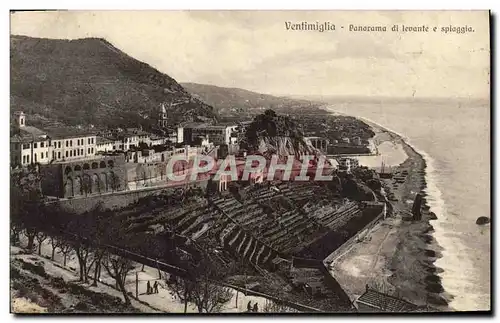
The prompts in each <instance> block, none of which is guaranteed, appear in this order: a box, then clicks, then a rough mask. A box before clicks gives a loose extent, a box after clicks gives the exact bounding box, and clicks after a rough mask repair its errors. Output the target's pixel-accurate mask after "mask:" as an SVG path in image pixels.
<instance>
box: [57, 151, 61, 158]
mask: <svg viewBox="0 0 500 323" xmlns="http://www.w3.org/2000/svg"><path fill="white" fill-rule="evenodd" d="M57 158H58V159H59V158H61V152H60V151H58V152H57Z"/></svg>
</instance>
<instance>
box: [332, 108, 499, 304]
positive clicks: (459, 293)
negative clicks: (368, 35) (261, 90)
mask: <svg viewBox="0 0 500 323" xmlns="http://www.w3.org/2000/svg"><path fill="white" fill-rule="evenodd" d="M328 109H329V110H330V111H332V112H340V113H342V114H347V115H352V116H358V117H361V118H365V119H367V120H369V121H371V122H374V123H377V124H379V125H380V126H382V127H384V128H386V129H388V130H390V131H393V132H395V133H397V134H399V135H400V136H401V137H402V138H403V139H404V140H405V141H406V142H407V143H408V144H409V145H411V146H412V147H413V148H414V149H415V150H416V151H417V152H418V153H419V154H421V155H422V156H423V157H424V159H425V160H426V164H427V169H426V182H427V191H426V193H427V194H428V197H427V200H428V202H429V206H430V208H431V211H432V212H434V213H435V214H436V215H437V218H438V219H437V220H436V221H432V222H431V224H432V225H433V227H434V230H435V232H434V238H435V239H436V241H437V243H438V244H439V245H440V246H441V247H442V248H443V249H444V250H443V251H442V254H443V257H442V258H439V259H438V260H437V261H436V262H435V265H436V266H437V267H439V268H441V269H443V272H442V273H441V274H439V276H440V277H441V282H442V285H443V288H444V290H445V291H446V292H447V293H448V294H451V295H452V300H451V302H450V303H449V307H450V308H451V309H452V310H456V311H475V310H490V309H491V304H490V301H491V297H490V296H491V286H490V283H491V281H490V267H491V266H490V264H491V258H490V256H491V252H490V250H491V249H490V248H491V246H490V241H491V240H490V237H491V236H490V229H491V228H490V225H489V224H488V225H486V226H479V225H476V219H477V218H478V217H479V216H487V217H492V214H491V205H490V194H491V190H490V186H491V184H490V104H489V100H470V99H464V100H457V99H450V100H442V99H434V100H433V99H425V100H424V99H418V100H417V99H406V100H403V99H401V100H394V99H393V100H391V99H374V100H366V99H363V100H356V99H345V100H338V101H335V102H331V103H330V105H329V106H328Z"/></svg>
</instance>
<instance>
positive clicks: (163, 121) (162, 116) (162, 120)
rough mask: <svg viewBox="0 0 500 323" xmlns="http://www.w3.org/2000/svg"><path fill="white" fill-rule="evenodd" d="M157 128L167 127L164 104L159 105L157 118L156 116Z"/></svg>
mask: <svg viewBox="0 0 500 323" xmlns="http://www.w3.org/2000/svg"><path fill="white" fill-rule="evenodd" d="M158 126H159V127H160V128H166V127H167V109H166V108H165V103H162V104H161V108H160V112H159V116H158Z"/></svg>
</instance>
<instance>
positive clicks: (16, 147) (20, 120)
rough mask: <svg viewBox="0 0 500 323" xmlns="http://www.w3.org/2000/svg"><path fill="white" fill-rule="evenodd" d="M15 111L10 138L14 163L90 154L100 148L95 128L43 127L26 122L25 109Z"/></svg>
mask: <svg viewBox="0 0 500 323" xmlns="http://www.w3.org/2000/svg"><path fill="white" fill-rule="evenodd" d="M14 115H15V121H14V122H15V124H14V128H15V130H14V132H15V133H14V135H13V136H12V137H11V140H10V146H11V147H10V148H11V164H12V165H21V166H26V165H30V164H34V163H39V164H48V163H51V162H54V161H62V160H76V159H82V158H89V157H90V158H91V157H93V156H95V154H96V152H97V149H96V142H97V141H96V135H95V133H93V132H92V131H87V130H80V129H70V128H63V127H58V128H50V129H45V130H41V129H38V128H36V127H33V126H29V125H27V123H26V115H25V114H24V113H23V112H16V113H15V114H14Z"/></svg>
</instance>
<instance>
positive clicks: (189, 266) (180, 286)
mask: <svg viewBox="0 0 500 323" xmlns="http://www.w3.org/2000/svg"><path fill="white" fill-rule="evenodd" d="M45 202H46V199H45V197H44V196H43V195H42V192H41V189H40V176H39V173H38V171H37V170H36V168H34V167H33V168H28V169H19V170H16V171H15V172H13V173H12V174H11V217H10V219H11V225H10V229H11V243H12V244H13V245H16V244H20V237H21V235H22V234H23V235H25V236H26V238H27V246H26V249H27V250H29V251H30V252H31V251H34V250H35V249H38V254H39V255H41V254H42V245H43V243H44V242H45V241H48V242H49V244H50V246H51V248H52V250H51V259H52V260H55V254H56V252H57V253H59V254H61V255H62V258H63V260H62V262H63V265H64V266H66V265H67V259H70V258H71V256H72V255H75V256H76V259H77V260H78V269H79V280H80V281H81V282H83V283H90V281H89V280H93V281H92V282H91V283H92V285H97V283H98V281H99V278H100V276H101V270H102V268H104V269H105V270H106V272H107V273H108V275H109V276H110V277H112V278H113V279H114V280H115V285H116V288H117V289H118V290H119V291H121V292H122V294H123V297H124V301H125V303H126V304H130V296H129V293H128V291H127V289H126V287H125V279H126V277H127V274H129V273H130V271H131V270H132V269H133V264H134V261H133V260H131V258H133V259H134V260H135V261H140V257H141V256H140V255H142V254H143V252H142V251H143V250H144V251H146V249H148V248H149V249H152V248H151V246H152V245H154V246H157V247H158V248H156V249H157V250H148V251H150V252H151V253H153V254H156V255H159V253H160V251H161V250H162V249H172V250H171V251H174V252H173V253H172V252H170V254H171V255H173V256H175V257H178V258H184V259H180V261H179V262H178V263H179V264H183V266H182V267H183V268H184V269H186V271H187V272H188V275H187V276H185V277H182V278H181V277H179V276H175V275H164V276H168V278H166V281H165V284H166V285H167V286H169V287H170V288H169V289H170V290H171V291H172V293H174V294H175V295H176V297H177V298H178V299H179V300H181V301H183V302H184V304H185V309H187V304H188V302H191V303H194V304H195V305H196V306H197V308H198V310H199V311H200V312H216V311H219V310H220V309H221V308H222V306H223V305H224V304H225V303H227V302H228V301H229V300H230V299H231V297H232V291H231V290H230V289H228V288H226V287H222V286H220V285H217V284H214V283H213V282H214V281H215V280H217V279H219V278H222V276H221V275H224V274H225V273H227V271H226V270H221V268H216V266H215V265H214V264H215V262H214V261H212V260H211V259H210V257H209V254H210V252H213V250H209V249H206V250H201V251H202V253H203V254H205V255H207V257H201V258H200V257H193V256H191V255H190V254H189V253H186V252H181V250H180V249H179V248H176V247H175V245H173V246H172V245H169V244H168V241H164V242H165V243H166V244H163V245H160V244H159V243H158V242H157V241H153V240H152V241H153V243H150V241H148V238H147V237H148V235H146V234H144V233H143V232H139V233H133V232H132V233H131V232H129V231H128V230H127V229H128V227H127V221H126V216H125V217H122V216H120V215H119V214H117V213H116V212H112V211H110V210H102V209H100V208H99V207H98V208H96V210H93V211H92V212H88V213H87V214H83V215H81V216H72V215H69V214H66V213H65V212H62V211H61V210H60V209H58V207H57V206H54V205H50V206H49V205H47V203H45ZM124 218H125V219H124ZM151 239H152V238H151ZM111 241H113V242H116V244H118V245H120V246H124V248H125V246H126V248H127V250H124V249H122V248H118V247H116V246H114V245H113V246H111V245H110V244H109V243H110V242H111ZM125 242H126V244H125ZM35 243H36V245H35ZM134 248H135V249H134ZM141 248H142V249H143V250H141ZM198 248H201V247H199V246H198ZM207 248H208V247H207ZM129 249H133V250H134V251H136V253H134V255H135V258H134V257H129V256H127V255H128V254H130V255H131V254H132V252H129V251H128V250H129ZM138 257H139V259H137V258H138ZM176 265H177V264H176ZM143 268H144V265H143Z"/></svg>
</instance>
